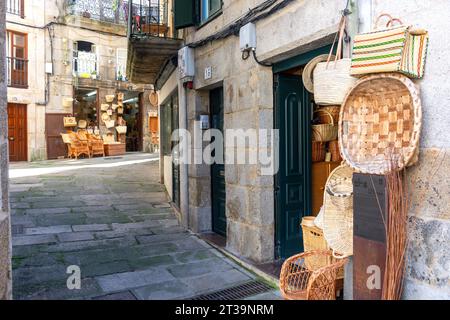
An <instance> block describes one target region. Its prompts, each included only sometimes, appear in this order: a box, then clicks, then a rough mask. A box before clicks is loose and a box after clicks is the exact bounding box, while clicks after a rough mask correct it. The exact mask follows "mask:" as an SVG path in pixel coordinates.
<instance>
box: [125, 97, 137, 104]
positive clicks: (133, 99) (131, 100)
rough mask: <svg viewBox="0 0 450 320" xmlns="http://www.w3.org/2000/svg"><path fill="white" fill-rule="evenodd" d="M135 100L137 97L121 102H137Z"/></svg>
mask: <svg viewBox="0 0 450 320" xmlns="http://www.w3.org/2000/svg"><path fill="white" fill-rule="evenodd" d="M137 101H138V98H132V99H128V100H125V101H124V102H123V103H128V102H137Z"/></svg>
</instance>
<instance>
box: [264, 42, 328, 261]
mask: <svg viewBox="0 0 450 320" xmlns="http://www.w3.org/2000/svg"><path fill="white" fill-rule="evenodd" d="M330 50H331V44H329V45H326V46H324V47H320V48H317V49H314V50H311V51H308V52H305V53H303V54H300V55H297V56H295V57H292V58H289V59H286V60H283V61H280V62H278V63H275V64H274V65H273V67H272V72H273V75H274V85H273V92H274V94H273V106H274V116H273V121H274V122H273V127H274V128H278V127H279V121H280V119H279V115H278V113H279V108H280V106H279V105H278V90H279V87H278V86H277V81H276V79H277V77H276V75H277V74H281V73H282V72H284V71H288V70H290V69H293V68H296V67H301V66H303V65H306V64H307V63H308V62H309V61H310V60H311V59H313V58H315V57H316V56H318V55H321V54H328V53H329V52H330ZM301 81H302V82H303V80H301ZM311 113H312V110H311ZM311 116H312V115H311ZM309 122H311V121H309ZM309 127H310V128H311V123H309ZM309 130H311V129H309ZM279 152H281V148H280V151H279ZM306 154H307V158H309V159H311V143H310V144H309V148H308V150H306ZM280 166H281V163H280ZM305 174H306V176H307V177H306V180H307V181H309V182H308V184H307V188H308V190H305V193H306V194H307V195H309V198H310V199H309V201H308V203H307V206H306V207H307V210H306V212H305V214H304V216H308V215H311V201H312V199H311V172H305ZM278 185H279V173H277V174H276V175H275V176H274V214H275V217H274V224H275V225H274V227H275V228H274V229H275V236H274V242H275V246H274V248H275V253H274V256H275V259H276V260H277V259H280V258H281V251H282V250H281V245H282V244H281V243H280V234H281V232H282V230H281V229H280V228H281V226H280V222H279V215H280V210H281V209H280V203H281V201H282V200H281V199H280V196H281V194H280V192H279V190H278V188H279V186H278Z"/></svg>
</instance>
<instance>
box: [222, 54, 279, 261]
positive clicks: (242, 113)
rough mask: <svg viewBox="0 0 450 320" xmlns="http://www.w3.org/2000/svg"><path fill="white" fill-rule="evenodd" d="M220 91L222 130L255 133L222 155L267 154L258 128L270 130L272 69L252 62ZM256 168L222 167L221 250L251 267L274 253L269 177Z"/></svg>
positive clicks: (269, 259)
mask: <svg viewBox="0 0 450 320" xmlns="http://www.w3.org/2000/svg"><path fill="white" fill-rule="evenodd" d="M224 91H225V103H224V107H225V127H226V129H235V130H242V134H238V136H245V135H247V136H248V135H249V134H250V135H251V132H252V130H255V129H256V135H257V139H256V140H255V139H250V140H252V141H251V142H250V141H249V144H247V145H246V146H245V147H244V148H242V147H236V146H235V147H232V146H230V145H227V146H226V150H225V152H226V155H227V157H230V156H233V154H234V155H236V154H237V153H241V154H242V153H244V154H247V155H248V156H252V157H255V156H258V155H259V154H261V153H265V154H270V152H271V146H270V145H268V146H267V147H264V143H262V142H263V141H260V137H259V129H272V128H273V75H272V69H271V68H267V67H262V66H258V65H256V63H253V65H252V67H251V68H250V69H248V70H247V71H244V72H241V73H240V74H238V75H236V76H235V77H231V78H228V79H225V81H224ZM253 132H255V131H253ZM257 158H258V157H257ZM258 160H259V159H258ZM262 169H263V166H262V165H261V163H260V162H259V161H258V162H257V163H250V161H249V162H247V163H246V164H227V165H226V167H225V178H226V188H227V205H226V215H227V249H228V250H230V251H231V252H233V253H235V254H237V255H238V256H241V257H244V258H247V259H250V260H252V261H255V262H257V263H262V262H269V261H273V259H274V250H275V249H274V242H275V239H274V231H275V229H274V192H273V188H274V185H273V181H274V177H273V175H265V174H264V171H263V170H262Z"/></svg>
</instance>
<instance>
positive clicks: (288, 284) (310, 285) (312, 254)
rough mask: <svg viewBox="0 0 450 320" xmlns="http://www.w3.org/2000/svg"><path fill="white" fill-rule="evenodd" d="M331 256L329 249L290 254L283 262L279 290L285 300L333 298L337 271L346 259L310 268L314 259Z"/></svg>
mask: <svg viewBox="0 0 450 320" xmlns="http://www.w3.org/2000/svg"><path fill="white" fill-rule="evenodd" d="M324 257H332V253H331V252H330V251H321V250H318V251H308V252H304V253H300V254H298V255H295V256H292V257H290V258H289V259H287V260H286V261H285V262H284V263H283V267H282V268H281V275H280V290H281V294H282V295H283V297H284V298H285V299H287V300H335V299H336V288H335V287H336V278H337V275H338V271H339V269H340V268H342V267H343V266H344V265H345V263H346V262H347V259H342V260H338V261H335V262H333V263H331V264H329V265H326V266H321V267H317V268H316V269H311V268H312V266H318V265H320V264H317V263H314V259H321V261H324V259H323V258H324Z"/></svg>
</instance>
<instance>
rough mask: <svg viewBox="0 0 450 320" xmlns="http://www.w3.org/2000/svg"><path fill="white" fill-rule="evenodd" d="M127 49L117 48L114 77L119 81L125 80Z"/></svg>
mask: <svg viewBox="0 0 450 320" xmlns="http://www.w3.org/2000/svg"><path fill="white" fill-rule="evenodd" d="M127 54H128V52H127V49H123V48H119V49H117V63H116V79H117V80H119V81H126V80H127V78H126V70H127Z"/></svg>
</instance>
